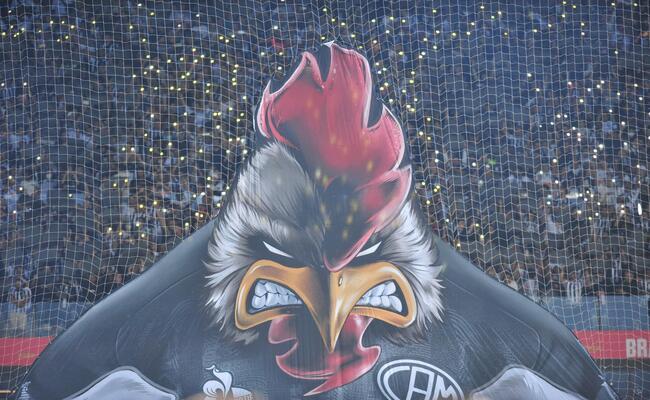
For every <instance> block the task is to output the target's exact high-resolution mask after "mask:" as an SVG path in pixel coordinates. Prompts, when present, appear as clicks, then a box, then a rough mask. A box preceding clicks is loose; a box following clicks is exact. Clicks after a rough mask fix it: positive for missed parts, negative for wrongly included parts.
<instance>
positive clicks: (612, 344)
mask: <svg viewBox="0 0 650 400" xmlns="http://www.w3.org/2000/svg"><path fill="white" fill-rule="evenodd" d="M576 336H577V337H578V339H579V340H580V342H581V343H582V345H583V346H585V348H586V349H587V351H589V353H590V354H591V356H592V357H593V358H596V359H605V360H626V359H641V358H650V349H649V348H648V343H650V331H576Z"/></svg>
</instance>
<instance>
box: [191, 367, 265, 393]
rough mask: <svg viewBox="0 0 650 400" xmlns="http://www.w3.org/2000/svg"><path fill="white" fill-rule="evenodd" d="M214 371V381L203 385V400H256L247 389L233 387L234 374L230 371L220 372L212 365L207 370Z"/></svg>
mask: <svg viewBox="0 0 650 400" xmlns="http://www.w3.org/2000/svg"><path fill="white" fill-rule="evenodd" d="M206 369H207V370H208V371H212V375H214V379H211V380H209V381H207V382H205V383H204V384H203V394H205V397H204V398H203V400H226V399H233V400H254V399H255V397H254V396H253V394H252V393H251V392H249V391H248V390H246V389H242V388H238V387H232V374H231V373H230V372H228V371H219V370H218V369H217V367H215V366H214V365H212V366H211V367H209V368H206Z"/></svg>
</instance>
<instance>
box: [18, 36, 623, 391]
mask: <svg viewBox="0 0 650 400" xmlns="http://www.w3.org/2000/svg"><path fill="white" fill-rule="evenodd" d="M372 88H373V84H372V78H371V74H370V68H369V65H368V62H367V61H366V59H365V58H364V57H362V56H361V55H359V54H358V53H356V52H354V51H351V50H346V49H343V48H341V47H339V46H337V45H335V44H333V43H329V44H327V45H325V46H323V47H322V48H321V49H320V50H318V51H317V52H315V53H310V52H306V53H304V54H303V55H302V57H301V59H300V62H299V63H298V64H297V65H296V67H295V68H294V69H293V71H292V72H291V73H290V74H289V75H288V76H287V78H286V79H285V80H284V81H282V82H275V81H273V82H271V83H270V84H269V85H268V86H267V88H266V89H265V91H264V94H263V97H262V100H261V103H260V106H259V110H258V112H257V115H256V128H257V131H258V133H259V135H260V140H259V141H258V142H260V146H259V147H258V149H257V150H256V153H255V154H254V156H253V157H252V158H251V159H250V162H249V163H248V164H247V165H246V166H245V167H244V168H243V169H242V171H240V174H239V177H238V180H237V182H236V184H235V185H234V187H233V190H232V193H231V196H230V198H229V200H228V202H227V205H226V207H225V208H224V209H223V211H222V212H221V213H220V214H219V216H218V217H217V218H216V220H215V221H214V222H213V223H210V224H208V225H206V226H205V227H203V228H202V229H200V230H199V231H197V232H196V233H195V234H194V235H192V236H191V237H189V238H188V239H186V240H185V241H184V242H183V243H181V244H180V245H179V246H178V247H176V248H175V249H174V250H173V251H171V252H170V253H169V254H168V255H167V256H166V257H164V258H163V259H162V260H161V261H160V262H158V263H157V264H155V265H154V266H153V267H152V268H150V269H149V270H148V271H147V272H146V273H145V274H143V275H142V276H141V277H139V278H138V279H136V280H135V281H134V282H132V283H130V284H129V285H127V286H126V287H124V288H123V289H120V290H119V291H117V292H116V293H114V294H112V295H111V296H109V297H108V298H107V299H105V300H103V301H101V302H100V303H98V304H97V305H95V306H94V307H93V308H91V309H90V310H89V311H88V312H87V313H86V314H85V315H83V316H82V317H81V318H80V319H79V320H78V321H77V322H76V323H75V324H74V325H72V327H70V328H69V329H68V330H67V331H66V332H64V333H63V334H62V335H61V336H60V337H58V338H57V339H56V340H55V341H54V342H53V343H52V344H51V345H50V346H49V347H48V348H46V350H45V351H44V352H43V353H42V355H41V356H40V357H39V359H38V360H37V361H36V362H35V364H34V365H33V367H32V368H31V370H30V371H29V373H28V375H27V377H26V379H25V381H24V383H23V384H22V386H21V388H20V390H19V391H18V393H17V396H18V398H20V399H47V400H53V399H54V400H56V399H64V398H65V399H100V400H102V399H121V400H129V399H138V400H140V399H144V400H147V399H201V400H204V399H218V400H225V399H273V400H287V399H301V398H311V399H349V400H361V399H389V400H415V399H425V400H452V399H453V400H463V399H476V400H478V399H481V400H487V399H489V400H515V399H522V400H523V399H525V400H569V399H570V400H577V399H581V400H584V399H589V400H592V399H597V400H603V399H616V398H617V397H616V395H615V394H614V393H613V391H612V390H611V389H610V388H609V386H608V385H607V383H606V382H605V381H604V379H603V377H602V375H601V373H600V372H599V370H598V368H597V367H596V366H595V364H594V363H593V361H592V359H591V358H590V357H589V355H588V354H587V353H586V352H585V350H584V349H583V348H582V347H581V346H580V344H579V343H578V341H577V340H576V338H575V337H574V336H573V335H572V334H571V332H570V331H569V330H568V329H567V328H565V327H564V326H563V325H562V324H561V323H560V322H559V321H558V320H556V319H555V318H554V317H553V316H551V315H550V314H548V313H547V312H546V311H544V310H543V309H541V308H540V307H538V306H537V305H535V304H534V303H533V302H531V301H529V300H527V299H526V298H524V297H523V296H521V295H519V294H518V293H516V292H515V291H513V290H511V289H510V288H508V287H506V286H503V285H501V284H499V283H498V282H496V281H494V280H492V279H490V278H489V277H487V276H486V275H484V274H483V273H482V272H481V271H480V270H479V269H477V268H476V267H474V266H473V265H471V264H470V263H469V262H468V261H466V260H465V259H464V258H462V257H461V256H460V255H458V254H457V253H456V252H455V251H454V250H453V249H452V248H451V247H450V246H448V245H447V244H446V243H444V242H442V241H441V240H440V239H439V238H437V237H436V236H435V235H434V234H433V233H432V232H431V230H430V229H429V228H428V226H427V223H426V220H425V219H424V218H423V216H422V215H421V213H420V212H419V208H418V203H417V200H416V199H415V198H413V197H412V196H411V193H412V186H411V174H412V171H411V167H410V164H409V158H408V155H407V154H405V150H406V147H407V145H406V143H405V138H404V134H403V132H402V129H401V127H400V124H399V123H398V121H397V120H396V118H395V117H394V116H393V115H392V114H391V112H390V111H389V110H388V109H387V108H386V107H385V106H384V105H383V104H382V103H381V102H380V101H379V100H378V99H377V98H375V97H374V96H373V94H372Z"/></svg>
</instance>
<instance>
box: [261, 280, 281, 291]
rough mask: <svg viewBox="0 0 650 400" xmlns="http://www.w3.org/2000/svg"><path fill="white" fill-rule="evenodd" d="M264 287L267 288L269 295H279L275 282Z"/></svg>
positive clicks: (267, 283)
mask: <svg viewBox="0 0 650 400" xmlns="http://www.w3.org/2000/svg"><path fill="white" fill-rule="evenodd" d="M264 287H265V288H266V291H267V292H269V293H277V292H278V289H277V286H276V284H275V283H273V282H266V283H265V284H264Z"/></svg>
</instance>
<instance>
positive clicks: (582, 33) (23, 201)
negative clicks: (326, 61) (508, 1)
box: [0, 0, 650, 326]
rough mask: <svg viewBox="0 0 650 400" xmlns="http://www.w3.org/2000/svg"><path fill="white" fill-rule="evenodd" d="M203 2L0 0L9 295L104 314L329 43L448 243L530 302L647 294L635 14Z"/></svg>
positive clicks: (640, 55) (602, 9)
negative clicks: (289, 78) (377, 106)
mask: <svg viewBox="0 0 650 400" xmlns="http://www.w3.org/2000/svg"><path fill="white" fill-rule="evenodd" d="M91 3H92V4H91ZM194 3H195V2H188V1H183V2H168V1H155V2H153V1H151V2H145V1H142V2H141V3H139V2H137V1H119V2H95V3H93V2H78V1H74V0H53V1H52V2H47V5H45V4H46V3H42V2H38V1H32V0H22V1H17V0H12V1H9V2H5V3H4V4H3V5H0V10H1V18H0V31H1V32H2V37H1V40H0V54H2V59H3V62H2V66H1V67H0V68H1V71H2V72H1V74H0V302H8V303H11V304H12V305H13V307H15V308H16V309H18V308H22V309H26V308H27V307H28V306H29V304H30V303H32V304H33V303H35V302H69V303H72V302H90V303H92V302H95V301H98V300H100V299H102V298H103V297H105V296H106V295H108V294H109V293H111V292H112V291H113V290H115V289H117V288H119V287H121V286H122V285H124V284H126V283H128V282H129V281H130V280H132V279H134V278H135V277H136V276H137V275H139V274H140V273H142V272H143V271H144V270H145V269H146V268H147V267H149V266H150V265H151V264H152V263H153V262H155V260H157V259H158V258H159V257H160V256H162V255H164V254H165V252H167V251H168V250H169V249H171V248H172V247H173V246H174V245H176V244H177V243H178V242H179V241H180V240H182V239H183V238H185V237H187V236H188V235H190V234H191V233H192V232H193V231H194V230H195V229H197V228H198V227H200V226H202V225H204V224H205V223H206V222H207V221H209V220H211V219H212V218H213V217H214V216H215V215H216V214H217V213H218V211H219V208H220V207H221V204H222V201H224V196H225V195H226V194H227V191H228V190H229V186H228V184H229V182H231V180H232V179H233V177H234V174H235V172H236V170H237V168H239V167H240V166H241V165H242V163H243V162H245V159H246V158H247V156H248V155H249V152H250V151H251V150H252V147H253V142H254V134H253V129H254V127H253V122H252V121H253V117H252V116H253V114H254V111H255V105H256V102H257V101H258V100H259V98H260V95H261V92H262V90H263V88H264V87H265V85H266V82H267V81H268V80H269V79H270V77H271V76H274V75H278V74H281V73H282V71H283V70H284V69H287V68H289V66H290V65H291V61H292V59H294V58H295V57H296V56H297V55H298V54H299V52H301V51H303V50H305V49H313V48H315V46H316V45H317V44H318V43H322V42H324V41H327V40H332V39H336V40H337V41H338V42H340V43H343V44H344V45H348V46H353V47H355V48H358V49H359V50H360V51H362V52H363V53H364V54H366V55H367V56H368V58H369V60H370V62H371V66H372V69H373V71H374V73H375V77H376V80H377V82H376V87H377V88H378V94H379V95H380V96H381V97H382V99H383V100H384V101H385V102H386V104H387V105H388V107H389V108H390V109H391V110H392V111H394V112H395V114H396V115H397V116H398V117H399V119H400V120H401V122H402V124H403V126H404V128H405V129H406V130H407V132H408V134H409V138H410V145H411V146H410V147H411V156H412V157H413V160H414V165H415V178H416V179H415V187H416V191H417V194H418V195H419V196H420V198H421V200H422V207H423V209H424V210H425V212H426V213H427V214H428V216H429V218H430V222H431V225H432V227H433V229H435V230H436V231H437V232H438V233H439V234H440V235H441V236H443V237H444V238H445V239H446V240H448V241H449V242H452V243H454V244H455V245H456V246H457V247H458V249H459V251H461V252H463V253H464V254H465V255H467V256H468V257H469V258H470V259H471V260H472V261H473V262H474V263H476V264H477V265H479V266H480V267H482V268H483V269H485V271H486V272H487V273H488V274H489V275H491V276H493V277H494V278H496V279H499V280H500V281H502V282H504V283H505V284H507V285H509V286H511V287H512V288H513V289H515V290H519V291H521V292H522V293H525V294H526V295H528V296H530V297H532V298H535V299H540V298H542V297H543V296H569V297H572V298H579V297H580V296H588V295H599V296H602V295H606V294H616V295H647V294H650V263H649V262H648V260H649V259H650V218H649V215H650V214H649V213H648V209H649V207H650V204H649V196H650V193H649V190H650V189H649V188H650V176H649V175H648V167H649V163H648V159H649V157H648V154H649V148H648V147H649V143H650V131H649V130H648V127H649V126H650V124H648V121H650V106H649V104H650V79H648V78H647V73H648V70H650V58H649V57H650V51H649V50H650V12H649V9H648V7H647V5H645V6H644V5H639V4H637V3H632V2H628V1H625V2H623V1H616V2H613V3H612V4H610V2H602V3H599V4H596V3H595V2H594V3H593V4H580V5H577V6H575V5H573V4H571V3H570V2H569V3H567V2H557V5H553V6H551V5H544V6H539V5H537V3H536V2H533V1H530V2H528V1H525V2H516V4H512V5H510V6H508V7H503V8H500V7H499V5H498V4H497V3H496V2H486V3H485V5H481V4H480V3H477V4H468V5H461V4H457V3H458V2H450V4H448V5H441V6H437V8H433V9H432V8H431V6H430V4H428V3H430V2H419V1H414V2H372V1H371V2H363V3H364V5H361V4H356V3H360V2H359V1H356V0H353V1H349V2H345V4H347V6H346V7H343V5H341V4H339V5H337V3H336V2H332V4H331V5H329V6H326V7H317V6H316V5H313V4H312V5H301V4H300V2H296V3H292V2H287V3H291V4H287V3H285V2H277V3H276V2H254V1H236V2H231V3H232V4H225V5H224V4H220V3H221V2H209V3H210V4H209V5H206V6H200V5H195V4H194ZM375 3H376V4H375ZM93 4H94V5H93ZM355 4H356V5H355ZM644 74H645V75H644ZM12 324H14V325H15V326H19V325H21V324H23V322H22V321H21V320H20V317H17V319H16V320H14V321H12Z"/></svg>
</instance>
